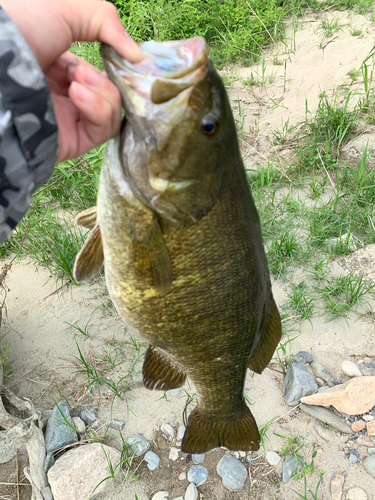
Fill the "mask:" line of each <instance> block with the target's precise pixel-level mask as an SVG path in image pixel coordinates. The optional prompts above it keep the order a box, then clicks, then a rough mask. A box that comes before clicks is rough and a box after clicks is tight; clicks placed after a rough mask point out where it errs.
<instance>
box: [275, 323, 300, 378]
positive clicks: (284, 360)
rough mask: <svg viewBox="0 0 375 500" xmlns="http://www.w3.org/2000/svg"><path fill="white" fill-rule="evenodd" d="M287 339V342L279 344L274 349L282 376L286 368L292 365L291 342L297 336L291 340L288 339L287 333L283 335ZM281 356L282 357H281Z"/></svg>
mask: <svg viewBox="0 0 375 500" xmlns="http://www.w3.org/2000/svg"><path fill="white" fill-rule="evenodd" d="M284 334H285V335H286V336H287V337H288V340H286V341H285V342H280V344H279V345H278V347H277V349H276V355H277V359H278V361H279V364H280V367H281V369H282V372H283V374H284V375H285V374H286V372H287V369H288V366H289V365H290V364H291V363H293V356H292V342H293V340H295V339H296V338H297V337H299V335H296V336H295V337H293V338H290V337H289V335H288V334H287V333H284ZM281 356H282V357H281Z"/></svg>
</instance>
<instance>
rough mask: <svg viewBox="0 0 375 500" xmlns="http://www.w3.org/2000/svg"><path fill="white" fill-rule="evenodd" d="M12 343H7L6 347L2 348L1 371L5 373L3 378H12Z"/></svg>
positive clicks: (0, 349)
mask: <svg viewBox="0 0 375 500" xmlns="http://www.w3.org/2000/svg"><path fill="white" fill-rule="evenodd" d="M10 345H11V344H10V342H7V343H6V344H5V345H3V346H1V347H0V370H2V371H3V376H4V377H5V378H6V377H10V376H11V375H12V373H13V370H12V365H11V363H10V362H9V354H10V352H11V351H10V350H9V348H10Z"/></svg>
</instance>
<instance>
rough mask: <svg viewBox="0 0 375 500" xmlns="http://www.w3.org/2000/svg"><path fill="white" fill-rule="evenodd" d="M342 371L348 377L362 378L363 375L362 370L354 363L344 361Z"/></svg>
mask: <svg viewBox="0 0 375 500" xmlns="http://www.w3.org/2000/svg"><path fill="white" fill-rule="evenodd" d="M341 369H342V371H343V372H344V373H345V375H348V377H362V376H363V373H362V372H361V370H360V369H359V368H358V366H357V365H356V364H355V363H353V361H347V360H345V361H343V362H342V365H341Z"/></svg>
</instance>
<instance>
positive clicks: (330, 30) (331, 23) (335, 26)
mask: <svg viewBox="0 0 375 500" xmlns="http://www.w3.org/2000/svg"><path fill="white" fill-rule="evenodd" d="M319 29H320V30H321V31H323V32H324V35H325V36H326V37H330V36H332V35H333V34H334V33H337V32H338V31H342V26H341V24H340V21H339V20H338V19H337V17H334V18H333V19H331V20H329V19H328V17H327V16H324V17H323V18H322V22H321V25H320V28H319Z"/></svg>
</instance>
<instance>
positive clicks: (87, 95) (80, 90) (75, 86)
mask: <svg viewBox="0 0 375 500" xmlns="http://www.w3.org/2000/svg"><path fill="white" fill-rule="evenodd" d="M70 86H71V87H72V90H73V91H74V92H75V94H76V95H78V97H79V98H80V100H81V101H84V102H92V101H93V100H94V99H95V94H94V92H91V90H89V89H87V88H86V87H84V86H83V85H81V84H80V83H78V82H72V83H71V85H70Z"/></svg>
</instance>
